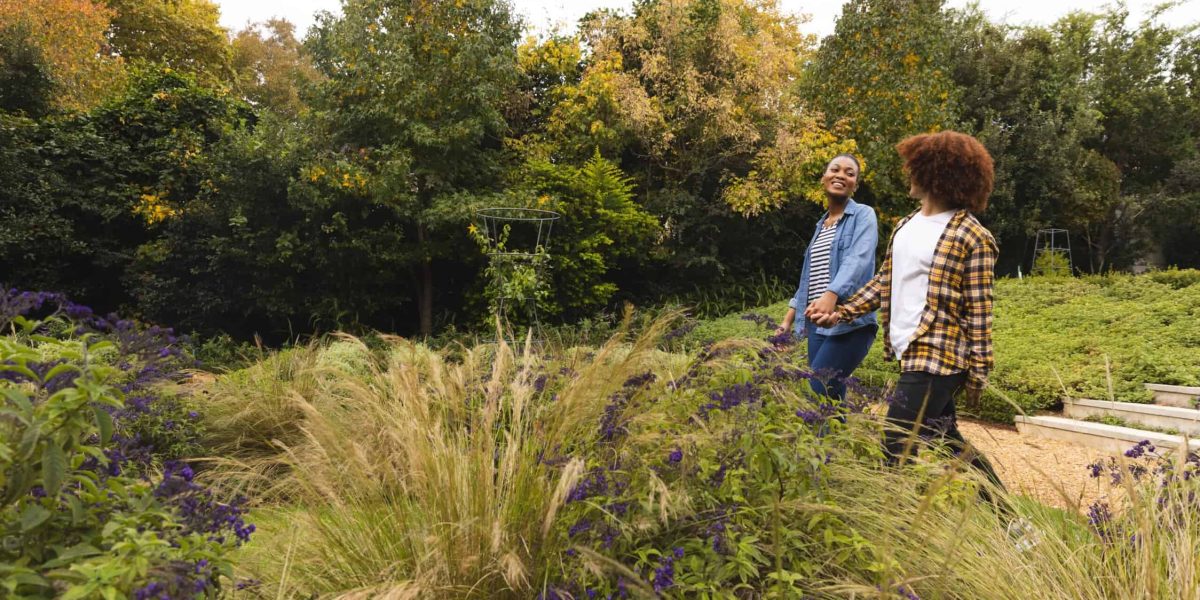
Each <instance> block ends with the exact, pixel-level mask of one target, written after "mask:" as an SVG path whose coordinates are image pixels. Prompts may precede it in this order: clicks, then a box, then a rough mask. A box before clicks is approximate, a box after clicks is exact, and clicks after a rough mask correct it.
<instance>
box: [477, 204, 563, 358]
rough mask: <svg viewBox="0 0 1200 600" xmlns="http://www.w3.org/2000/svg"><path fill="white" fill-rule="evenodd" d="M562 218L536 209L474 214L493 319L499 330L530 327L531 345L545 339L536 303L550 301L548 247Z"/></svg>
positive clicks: (499, 209) (484, 210) (491, 209)
mask: <svg viewBox="0 0 1200 600" xmlns="http://www.w3.org/2000/svg"><path fill="white" fill-rule="evenodd" d="M561 216H562V215H560V214H559V213H557V212H554V211H552V210H542V209H537V208H517V207H489V208H482V209H479V210H477V211H475V217H476V219H477V220H478V223H479V224H480V225H482V228H481V229H482V236H479V235H477V236H476V237H477V241H479V243H480V245H481V246H483V248H484V251H485V252H486V253H487V255H488V267H487V274H488V275H489V276H490V278H491V281H490V282H489V289H488V297H489V299H490V301H491V309H492V315H493V317H494V318H499V322H500V326H501V328H502V331H508V330H509V328H510V327H512V328H513V329H515V328H516V327H518V326H520V327H523V328H528V330H530V331H531V334H532V338H533V341H534V342H535V343H540V342H541V340H542V339H543V337H544V336H543V332H542V323H541V319H540V318H539V316H538V302H539V301H543V300H545V299H547V298H549V296H550V285H549V278H548V276H547V275H548V273H547V270H548V269H549V263H550V254H549V253H548V252H547V251H546V248H547V247H548V246H549V244H550V234H551V233H552V232H553V231H554V223H555V221H557V220H558V219H559V218H560V217H561ZM502 335H506V334H502ZM493 341H498V340H493ZM506 341H508V342H510V343H513V342H514V340H506Z"/></svg>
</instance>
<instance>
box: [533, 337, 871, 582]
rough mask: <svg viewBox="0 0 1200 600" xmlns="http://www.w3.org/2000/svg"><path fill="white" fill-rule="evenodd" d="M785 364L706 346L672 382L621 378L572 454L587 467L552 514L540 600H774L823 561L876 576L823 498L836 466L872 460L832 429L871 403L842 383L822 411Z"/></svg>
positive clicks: (867, 447)
mask: <svg viewBox="0 0 1200 600" xmlns="http://www.w3.org/2000/svg"><path fill="white" fill-rule="evenodd" d="M789 359H790V357H789V356H788V355H786V354H783V353H781V352H775V351H772V352H756V351H739V352H733V353H730V352H728V351H723V350H719V349H718V350H714V349H713V348H709V349H708V350H707V351H705V352H703V353H702V354H701V356H700V358H699V359H697V361H696V362H695V363H694V364H693V365H692V367H691V368H690V369H689V371H688V372H687V373H686V374H683V375H682V376H681V377H679V378H676V379H675V380H672V381H659V380H657V378H655V377H654V376H653V375H651V374H647V375H644V376H641V377H634V378H631V379H630V380H629V381H627V382H626V383H625V385H624V387H623V388H622V389H621V391H619V392H618V393H616V394H614V395H613V396H612V397H611V399H610V404H609V406H608V408H607V409H606V410H605V412H604V416H603V418H602V419H601V421H600V423H599V428H598V430H597V433H596V437H597V443H596V444H595V445H594V446H591V447H580V448H578V449H577V451H578V452H579V453H582V454H585V455H587V461H586V462H587V471H586V473H585V474H584V476H583V477H582V478H581V479H580V480H579V482H578V483H577V484H576V485H575V486H574V487H573V488H572V489H571V490H570V493H569V495H568V496H567V502H566V505H565V506H564V508H563V509H562V517H561V519H560V523H561V524H562V527H561V530H560V531H559V535H560V536H561V538H560V543H561V544H562V545H563V546H564V547H567V548H568V550H567V551H566V552H565V554H563V555H562V557H561V559H560V564H558V565H556V567H557V570H558V571H559V572H561V573H562V579H561V580H560V581H557V582H554V583H552V584H550V585H548V586H547V587H546V588H545V590H544V591H543V597H546V598H555V597H557V598H566V597H574V598H597V597H601V598H623V597H629V595H630V594H635V593H637V592H638V591H641V592H642V593H645V594H652V595H669V596H678V597H693V596H709V597H726V596H737V595H738V594H739V593H749V594H753V593H758V592H762V591H764V590H772V589H775V588H781V591H782V590H784V589H786V590H788V591H787V592H786V593H785V594H784V595H787V594H791V593H794V592H797V593H798V592H799V591H801V590H803V587H804V582H806V581H808V580H810V579H811V578H812V577H813V576H814V575H815V574H817V573H818V572H819V571H820V569H821V568H822V564H821V562H820V559H819V558H818V555H822V556H828V555H829V553H830V552H832V553H834V554H835V555H837V556H839V557H840V559H841V560H842V564H843V566H845V567H847V568H854V567H860V568H863V569H865V570H868V571H875V572H883V571H886V569H887V564H888V563H887V561H886V560H885V559H884V558H882V557H883V556H884V553H882V552H879V551H877V550H876V549H875V548H874V547H873V546H872V545H871V544H870V543H869V542H868V541H867V540H866V539H865V538H864V537H863V536H862V535H860V534H858V533H857V532H856V531H855V529H854V527H853V525H852V524H851V523H848V522H846V521H845V520H844V519H842V518H841V517H840V516H839V511H838V509H837V507H836V506H832V505H829V504H827V503H826V501H825V500H823V490H824V489H825V486H826V485H828V483H827V482H828V480H829V474H830V473H829V469H831V468H836V467H834V466H833V465H835V464H836V462H837V461H838V460H861V459H862V458H873V457H878V453H879V452H880V449H879V447H878V445H876V444H865V443H863V439H864V438H863V437H862V436H854V435H845V434H844V433H845V431H846V428H847V426H846V421H847V420H849V419H858V418H859V417H858V414H859V413H861V412H862V410H863V409H864V408H865V407H866V405H867V401H866V400H867V398H875V397H878V396H880V394H879V393H878V392H875V391H872V390H867V389H865V388H862V387H861V386H857V385H856V386H853V387H854V390H855V391H854V392H853V395H854V397H853V398H851V400H849V401H847V402H845V403H841V404H836V403H833V402H832V401H830V400H829V399H827V398H824V397H822V396H818V395H816V394H814V393H813V392H812V388H811V386H810V385H809V381H810V380H811V379H812V378H813V377H814V376H815V375H814V374H812V373H809V372H805V371H801V370H799V369H795V368H792V367H790V366H789V365H788V362H787V361H788V360H789ZM731 367H732V368H731ZM817 548H819V549H820V552H817V551H815V549H817ZM614 565H620V566H619V567H617V566H614ZM883 580H884V579H883V578H881V581H883Z"/></svg>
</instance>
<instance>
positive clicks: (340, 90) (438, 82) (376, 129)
mask: <svg viewBox="0 0 1200 600" xmlns="http://www.w3.org/2000/svg"><path fill="white" fill-rule="evenodd" d="M519 33H520V24H519V22H518V21H517V19H516V18H515V17H514V16H513V15H512V13H511V12H510V11H509V7H508V6H507V5H506V4H504V3H502V2H497V1H495V0H461V1H456V2H454V3H449V2H431V1H429V0H348V1H347V2H345V3H344V4H343V7H342V16H339V17H334V16H332V15H329V14H325V15H323V16H321V17H320V18H319V22H318V25H317V26H316V28H315V29H314V32H313V34H312V35H311V36H310V38H309V40H308V41H307V46H308V48H309V50H310V51H311V53H312V55H313V57H314V59H315V62H316V65H317V68H318V70H319V71H320V73H321V74H322V75H323V76H324V77H325V80H324V81H323V82H321V83H320V84H319V85H318V86H317V92H316V95H315V98H314V108H315V112H316V117H317V119H318V121H319V123H320V124H321V125H322V126H323V131H325V132H326V135H327V136H328V143H329V144H330V146H329V147H330V148H343V147H346V148H351V149H354V150H355V151H357V152H358V154H359V156H361V157H362V159H361V160H362V164H363V168H364V170H365V172H366V173H367V174H368V176H369V182H368V186H369V188H370V190H371V191H370V193H371V197H372V198H373V199H374V201H375V202H378V203H382V204H387V205H389V206H393V207H395V209H394V211H393V214H394V217H393V218H395V219H396V225H397V227H398V228H399V229H400V230H401V231H403V234H404V238H403V242H402V243H401V245H400V246H399V247H398V252H399V255H398V256H397V258H396V261H395V263H393V265H392V268H394V269H400V270H404V271H407V272H409V273H411V276H412V288H413V289H415V290H416V291H417V294H416V296H417V307H418V313H419V317H420V330H421V331H422V332H423V333H430V332H431V331H432V330H433V312H434V286H435V283H436V281H435V275H434V272H435V264H436V262H437V261H441V260H453V259H455V258H456V257H459V256H460V255H461V249H462V246H463V245H464V244H469V243H470V242H469V240H468V239H467V238H466V234H465V228H466V223H467V220H468V219H469V217H470V215H471V207H472V205H474V204H476V203H477V202H478V201H479V199H480V198H481V197H487V196H488V195H489V194H491V193H493V192H494V191H495V188H496V186H497V184H498V182H499V176H500V175H501V169H500V167H501V163H500V161H501V158H502V153H503V147H502V145H501V140H502V138H503V135H504V133H505V131H506V129H507V123H506V120H505V109H506V102H508V98H509V97H510V96H511V94H512V92H513V91H514V90H515V88H516V83H517V80H518V70H517V60H516V42H517V39H518V36H519Z"/></svg>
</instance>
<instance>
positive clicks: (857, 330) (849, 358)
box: [775, 154, 879, 400]
mask: <svg viewBox="0 0 1200 600" xmlns="http://www.w3.org/2000/svg"><path fill="white" fill-rule="evenodd" d="M860 177H862V168H861V166H860V165H859V162H858V159H857V158H855V157H854V155H852V154H839V155H837V156H835V157H833V159H832V160H830V161H829V164H828V165H826V166H825V174H824V175H822V176H821V184H822V186H823V187H824V188H825V197H826V199H827V200H828V203H829V210H828V211H826V212H825V214H823V215H821V218H820V219H818V220H817V226H816V230H815V231H814V232H813V237H812V241H811V242H809V244H808V248H807V249H806V250H805V252H804V267H803V269H801V273H800V285H799V286H798V287H797V288H796V295H795V296H794V297H793V298H792V300H791V301H790V302H788V310H787V314H785V315H784V317H783V322H782V324H780V326H779V329H777V330H775V333H776V335H779V334H783V333H787V332H788V331H789V330H791V331H793V333H794V335H795V336H796V337H799V338H808V366H809V368H810V369H812V370H813V371H814V372H816V373H818V374H819V375H820V376H819V377H818V378H815V379H813V380H812V385H813V391H815V392H816V393H818V394H822V395H827V396H829V397H831V398H834V399H836V400H841V399H842V398H843V397H845V395H846V383H845V379H846V378H847V377H849V376H850V374H851V373H853V372H854V370H855V369H857V368H858V365H859V364H861V363H862V361H863V359H864V358H866V356H867V351H868V350H870V349H871V344H872V343H873V342H874V341H875V333H876V332H877V331H878V330H879V325H878V324H877V323H876V320H875V313H867V314H863V315H860V316H858V317H856V318H855V319H853V320H851V321H850V322H847V323H841V324H835V325H833V326H831V327H817V326H815V325H814V324H813V323H812V321H811V320H810V317H811V315H813V314H826V313H829V312H832V311H833V309H834V307H835V306H836V305H837V301H838V299H839V298H847V297H849V296H850V295H851V294H853V293H854V292H857V291H858V289H859V288H861V287H862V286H863V285H865V284H866V283H867V281H869V280H870V279H871V276H872V275H873V274H874V273H875V248H876V246H878V245H879V230H878V227H879V226H878V221H876V219H875V210H874V209H872V208H871V207H870V206H867V205H865V204H859V203H858V202H855V201H854V199H853V198H852V197H851V196H852V195H853V194H854V191H855V190H856V189H857V188H858V181H859V178H860Z"/></svg>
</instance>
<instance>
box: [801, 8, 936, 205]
mask: <svg viewBox="0 0 1200 600" xmlns="http://www.w3.org/2000/svg"><path fill="white" fill-rule="evenodd" d="M942 5H943V0H851V1H850V2H847V3H846V4H845V5H844V6H843V7H842V15H841V17H840V18H838V21H837V25H836V27H835V29H834V33H833V35H831V36H828V37H826V38H825V39H824V40H823V41H822V42H821V47H820V49H819V50H817V53H816V56H815V57H814V58H813V61H812V62H811V64H810V65H809V66H808V68H807V69H805V71H804V76H803V79H802V82H801V89H802V90H803V93H804V96H805V98H807V100H808V101H809V102H811V103H812V105H813V106H815V107H816V108H818V109H819V110H820V111H821V112H822V113H824V115H825V117H826V120H827V123H828V124H829V125H831V126H832V125H833V124H834V123H836V122H838V121H843V120H844V122H845V123H846V124H847V125H848V127H849V131H848V134H849V135H850V136H851V137H853V138H854V139H855V140H856V141H857V142H858V147H859V148H860V149H861V151H862V153H863V155H864V156H865V157H866V160H867V162H868V163H870V164H871V165H872V167H871V169H872V171H873V172H874V175H873V179H872V180H871V182H870V186H869V188H868V190H869V196H870V197H871V198H873V199H874V200H875V204H876V208H877V209H880V212H881V213H882V214H881V216H883V217H892V221H893V222H894V220H895V219H896V218H898V217H899V216H903V215H904V214H906V213H908V212H909V211H911V210H912V207H913V206H914V204H913V202H912V201H911V200H909V199H908V184H907V180H906V179H905V177H904V175H903V173H902V172H901V164H900V159H899V156H898V155H897V154H896V150H895V145H896V144H897V143H898V142H899V141H900V140H901V139H903V138H905V137H907V136H909V135H913V134H918V133H924V132H929V131H938V130H940V129H945V128H948V127H951V126H953V125H954V124H955V111H954V102H955V101H956V97H955V96H956V92H957V90H956V87H955V85H954V83H953V81H952V80H951V79H950V73H949V65H950V52H949V50H950V44H949V40H950V38H949V35H948V26H949V16H948V14H947V13H946V12H945V11H943V10H942ZM865 195H866V194H864V196H865Z"/></svg>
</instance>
